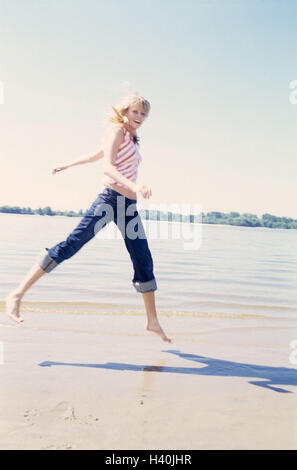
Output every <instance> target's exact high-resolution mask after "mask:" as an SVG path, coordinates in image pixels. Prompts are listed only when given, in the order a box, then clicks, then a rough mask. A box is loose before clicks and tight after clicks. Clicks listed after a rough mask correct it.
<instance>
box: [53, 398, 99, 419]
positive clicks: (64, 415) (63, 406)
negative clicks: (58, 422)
mask: <svg viewBox="0 0 297 470" xmlns="http://www.w3.org/2000/svg"><path fill="white" fill-rule="evenodd" d="M52 411H53V413H54V414H56V416H57V418H59V419H62V420H63V421H66V422H76V423H78V424H94V423H97V422H98V421H99V418H97V417H96V416H93V415H91V414H89V415H87V416H84V417H78V416H77V413H76V410H75V408H73V406H71V405H70V404H69V403H68V402H66V401H62V402H60V403H58V404H57V405H56V406H55V408H54V409H53V410H52Z"/></svg>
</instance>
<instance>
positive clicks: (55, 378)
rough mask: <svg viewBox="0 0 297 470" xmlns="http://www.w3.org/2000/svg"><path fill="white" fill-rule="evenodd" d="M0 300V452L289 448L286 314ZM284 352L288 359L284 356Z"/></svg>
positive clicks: (292, 428)
mask: <svg viewBox="0 0 297 470" xmlns="http://www.w3.org/2000/svg"><path fill="white" fill-rule="evenodd" d="M23 305H24V307H23V310H22V314H23V315H24V318H25V322H24V323H23V324H21V325H18V324H15V323H13V322H12V321H11V320H10V319H9V318H6V315H5V313H4V311H3V303H1V309H2V311H1V316H0V330H1V337H0V340H1V343H2V352H3V363H2V364H1V365H0V377H1V392H0V395H1V400H0V414H1V418H0V419H1V426H0V449H2V450H3V449H43V450H47V449H48V450H51V449H61V450H62V449H69V450H71V449H73V450H76V449H119V450H120V449H296V448H297V407H296V392H297V387H296V386H297V364H295V365H294V364H293V363H292V361H290V354H291V353H292V350H291V349H290V342H291V341H293V340H294V339H296V338H297V328H296V326H297V322H296V320H294V319H293V320H292V319H290V318H288V319H284V318H281V319H278V318H273V319H272V318H268V317H264V316H261V315H246V316H241V317H238V318H236V317H235V316H232V315H230V317H228V316H226V315H221V316H220V315H218V314H217V315H207V314H199V313H198V312H197V313H196V314H194V313H193V314H188V315H182V314H180V315H179V314H173V313H172V314H170V313H168V312H163V313H162V312H160V321H161V323H162V325H163V327H164V329H165V331H166V332H167V333H168V334H169V335H172V336H173V337H174V343H173V344H168V343H164V342H162V341H161V340H160V339H159V337H157V336H156V335H154V334H152V333H148V332H146V331H145V330H144V324H145V317H144V315H143V314H142V313H141V312H133V314H132V313H131V312H130V313H129V312H128V313H126V314H125V311H124V310H123V311H122V312H112V311H109V312H108V313H107V314H104V313H101V314H94V313H91V312H90V311H89V312H88V313H87V314H83V313H82V310H81V311H80V313H77V312H76V313H71V311H70V312H67V313H65V312H64V313H61V312H60V313H55V311H51V312H48V311H44V309H43V308H42V305H40V308H39V309H38V308H35V309H33V308H32V306H31V308H30V303H27V304H26V302H23ZM291 357H292V356H291Z"/></svg>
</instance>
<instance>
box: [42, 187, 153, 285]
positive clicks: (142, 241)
mask: <svg viewBox="0 0 297 470" xmlns="http://www.w3.org/2000/svg"><path fill="white" fill-rule="evenodd" d="M136 202H137V201H136V199H129V198H127V197H125V196H123V195H122V194H120V193H118V192H117V191H115V190H113V189H110V188H105V189H104V190H103V191H102V192H101V193H100V194H98V196H97V198H96V199H95V201H94V202H93V203H92V204H91V206H90V208H89V209H88V210H87V212H86V214H85V216H84V217H83V218H82V219H81V221H80V222H79V224H78V225H77V226H76V227H75V229H74V230H73V231H72V232H71V233H70V234H69V235H68V237H67V238H66V240H64V241H61V242H60V243H57V244H56V245H54V246H52V247H51V248H45V249H44V250H42V251H41V252H40V253H39V254H38V257H37V263H38V264H39V266H40V267H41V268H42V269H43V270H44V271H45V272H46V273H49V272H51V271H52V270H53V269H54V268H55V267H56V266H58V264H60V263H62V262H63V261H65V260H66V259H69V258H71V257H72V256H73V255H75V253H77V252H78V251H79V250H80V249H81V248H82V247H83V245H85V244H86V243H87V242H88V241H90V240H91V239H92V238H93V237H94V236H95V235H96V234H97V233H98V232H99V231H100V230H101V229H102V228H104V227H105V226H106V225H107V224H108V223H109V222H111V221H113V222H114V223H116V224H117V227H118V228H119V230H120V232H121V234H122V236H123V239H124V242H125V245H126V248H127V250H128V252H129V255H130V258H131V261H132V264H133V268H134V277H133V279H132V283H133V286H134V287H135V289H136V291H137V292H141V293H144V292H151V291H155V290H157V283H156V279H155V276H154V272H153V271H154V267H153V259H152V255H151V252H150V249H149V246H148V242H147V238H146V235H145V231H144V228H143V225H142V221H141V218H140V215H139V213H138V210H137V206H136Z"/></svg>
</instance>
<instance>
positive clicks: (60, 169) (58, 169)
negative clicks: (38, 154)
mask: <svg viewBox="0 0 297 470" xmlns="http://www.w3.org/2000/svg"><path fill="white" fill-rule="evenodd" d="M67 168H68V166H67V165H65V166H58V167H57V168H54V169H53V170H52V175H55V174H56V173H58V171H62V170H67Z"/></svg>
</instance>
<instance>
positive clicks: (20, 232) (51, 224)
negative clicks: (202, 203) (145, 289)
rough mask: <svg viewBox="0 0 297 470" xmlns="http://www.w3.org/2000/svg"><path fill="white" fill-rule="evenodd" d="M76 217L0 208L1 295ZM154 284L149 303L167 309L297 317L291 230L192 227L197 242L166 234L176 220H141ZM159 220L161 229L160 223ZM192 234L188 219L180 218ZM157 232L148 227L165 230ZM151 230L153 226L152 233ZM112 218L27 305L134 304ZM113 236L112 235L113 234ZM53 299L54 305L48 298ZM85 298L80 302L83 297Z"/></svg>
mask: <svg viewBox="0 0 297 470" xmlns="http://www.w3.org/2000/svg"><path fill="white" fill-rule="evenodd" d="M79 221H80V218H77V217H75V218H70V217H63V216H55V217H50V216H39V215H34V216H31V215H18V214H0V227H1V231H0V256H1V266H0V281H1V282H0V299H1V300H2V302H3V300H4V298H5V297H6V295H7V293H8V292H9V291H10V290H12V289H13V288H15V287H16V285H17V284H18V282H19V281H20V280H21V279H22V277H23V276H24V275H25V273H26V272H27V270H28V269H29V268H30V267H31V265H32V264H33V263H34V262H35V258H36V256H37V254H38V253H39V251H40V250H41V249H43V248H45V247H47V248H50V247H51V246H53V245H55V244H56V243H58V242H60V241H62V240H64V239H65V238H66V237H67V235H68V234H69V233H70V232H71V231H72V230H73V228H74V227H76V225H77V224H78V223H79ZM143 223H144V227H145V230H146V233H147V236H148V241H149V246H150V249H151V252H152V256H153V260H154V272H155V277H156V280H157V284H158V290H157V291H156V303H157V307H158V309H159V311H162V312H164V313H166V312H168V314H181V315H183V314H184V315H186V314H193V315H194V314H196V315H220V316H227V317H228V316H229V317H233V316H238V317H244V316H255V318H256V317H257V316H261V317H265V316H267V317H270V318H271V317H273V318H275V319H277V318H280V319H281V318H292V319H293V318H296V317H297V276H296V275H297V232H296V231H295V230H285V229H267V228H260V227H257V228H250V227H233V226H219V225H202V226H199V227H198V225H197V226H196V229H197V230H198V229H199V230H201V235H202V241H201V246H200V248H199V249H195V248H192V249H185V246H186V245H185V244H186V243H188V242H189V240H185V238H179V239H173V235H172V233H173V232H174V230H177V231H178V230H179V229H181V225H180V224H178V223H175V224H174V223H171V224H170V223H167V222H155V221H143ZM161 224H162V229H161ZM182 225H183V230H187V231H188V233H190V234H191V233H193V230H194V224H182ZM166 229H168V232H169V237H168V238H167V239H161V238H160V236H158V237H156V236H154V233H155V234H158V233H161V232H160V230H162V233H165V232H166ZM154 230H155V232H154ZM119 235H120V234H119V232H118V230H117V228H116V227H115V225H114V224H109V226H108V227H106V228H105V229H104V230H103V231H101V232H100V234H99V236H97V237H95V238H94V239H92V240H91V241H90V242H89V243H87V244H86V245H85V246H84V247H83V248H82V249H81V250H80V251H79V252H78V253H77V254H76V255H75V256H73V257H72V258H71V259H69V260H66V261H65V262H63V263H62V264H60V265H59V266H58V267H57V268H56V269H54V270H53V271H52V272H51V273H49V274H46V275H44V276H43V277H42V278H41V279H39V281H38V282H37V283H36V284H35V285H34V286H33V288H31V289H30V290H29V291H28V292H27V293H26V295H25V297H24V301H26V302H27V303H28V304H30V305H31V309H33V310H34V304H35V303H38V305H39V307H40V305H41V304H40V303H41V302H44V306H48V308H51V306H52V308H53V309H54V311H59V308H61V309H67V308H70V309H71V311H74V310H75V309H79V308H89V309H93V310H94V311H97V310H96V309H101V310H102V309H109V310H117V311H120V310H123V311H130V312H132V311H135V312H136V311H141V310H143V302H142V297H141V294H139V293H137V292H136V291H135V289H134V287H133V285H132V282H131V281H132V278H133V268H132V263H131V261H130V257H129V254H128V252H127V250H126V247H125V245H124V242H123V240H122V239H121V238H120V236H119ZM115 236H116V237H115ZM52 302H55V304H52ZM86 302H87V303H89V304H85V303H86Z"/></svg>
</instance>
